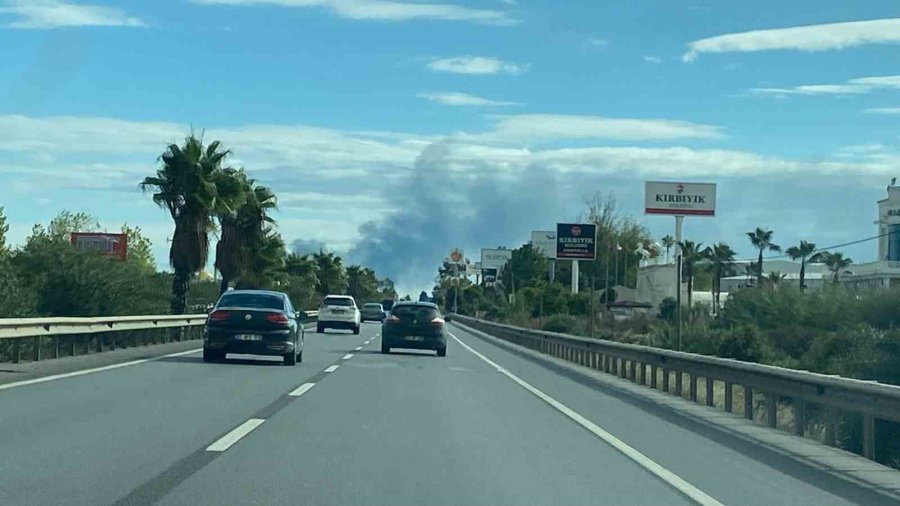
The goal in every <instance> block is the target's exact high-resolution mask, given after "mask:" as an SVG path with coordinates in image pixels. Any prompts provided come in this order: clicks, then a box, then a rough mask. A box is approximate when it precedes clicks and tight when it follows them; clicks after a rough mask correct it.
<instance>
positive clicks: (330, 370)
mask: <svg viewBox="0 0 900 506" xmlns="http://www.w3.org/2000/svg"><path fill="white" fill-rule="evenodd" d="M338 367H340V366H339V365H337V364H335V365H330V366H328V367H326V368H325V372H334V371H337V370H338Z"/></svg>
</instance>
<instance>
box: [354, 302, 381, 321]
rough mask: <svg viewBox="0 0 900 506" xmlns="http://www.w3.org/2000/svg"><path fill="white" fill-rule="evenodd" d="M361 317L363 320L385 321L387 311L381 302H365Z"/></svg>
mask: <svg viewBox="0 0 900 506" xmlns="http://www.w3.org/2000/svg"><path fill="white" fill-rule="evenodd" d="M360 318H361V319H362V321H373V322H383V321H384V319H385V318H387V313H386V312H385V311H384V306H382V305H381V304H379V303H377V302H369V303H368V304H363V307H362V310H360Z"/></svg>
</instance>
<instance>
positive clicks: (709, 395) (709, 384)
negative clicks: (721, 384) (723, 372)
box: [706, 377, 716, 406]
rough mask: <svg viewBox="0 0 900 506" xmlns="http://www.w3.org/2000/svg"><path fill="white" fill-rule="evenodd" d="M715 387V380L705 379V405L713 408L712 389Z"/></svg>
mask: <svg viewBox="0 0 900 506" xmlns="http://www.w3.org/2000/svg"><path fill="white" fill-rule="evenodd" d="M715 385H716V380H714V379H712V378H709V377H707V378H706V405H707V406H714V405H715V404H716V403H715V396H714V395H713V387H714V386H715Z"/></svg>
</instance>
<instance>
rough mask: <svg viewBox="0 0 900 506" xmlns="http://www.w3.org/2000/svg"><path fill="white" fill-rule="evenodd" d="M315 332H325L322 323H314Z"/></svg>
mask: <svg viewBox="0 0 900 506" xmlns="http://www.w3.org/2000/svg"><path fill="white" fill-rule="evenodd" d="M316 332H317V333H319V334H321V333H323V332H325V327H324V326H323V325H316Z"/></svg>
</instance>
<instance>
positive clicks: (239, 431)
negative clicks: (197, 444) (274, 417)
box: [206, 418, 265, 452]
mask: <svg viewBox="0 0 900 506" xmlns="http://www.w3.org/2000/svg"><path fill="white" fill-rule="evenodd" d="M263 422H265V420H263V419H262V418H251V419H249V420H247V421H246V422H244V423H242V424H240V425H238V426H237V427H235V429H234V430H232V431H231V432H229V433H228V434H225V435H224V436H222V437H220V438H219V440H218V441H216V442H215V443H213V444H211V445H209V446H207V447H206V451H208V452H224V451H225V450H227V449H229V448H231V446H232V445H233V444H235V443H237V442H238V441H240V440H241V438H242V437H244V436H246V435H247V434H250V433H251V432H252V431H253V429H255V428H257V427H259V426H260V425H262V424H263Z"/></svg>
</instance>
